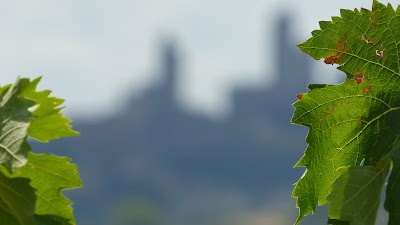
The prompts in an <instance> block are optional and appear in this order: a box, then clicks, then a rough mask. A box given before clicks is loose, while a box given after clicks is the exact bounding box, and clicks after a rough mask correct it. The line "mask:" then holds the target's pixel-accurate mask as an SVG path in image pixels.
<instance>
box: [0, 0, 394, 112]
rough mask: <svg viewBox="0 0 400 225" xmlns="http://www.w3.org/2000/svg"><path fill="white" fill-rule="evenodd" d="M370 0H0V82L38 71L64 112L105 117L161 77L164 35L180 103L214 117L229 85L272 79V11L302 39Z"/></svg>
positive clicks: (223, 104)
mask: <svg viewBox="0 0 400 225" xmlns="http://www.w3.org/2000/svg"><path fill="white" fill-rule="evenodd" d="M371 2H372V1H371V0H330V1H328V0H318V1H316V0H302V1H298V0H130V1H128V0H115V1H105V0H96V1H95V0H86V1H82V0H80V1H78V0H68V1H62V0H60V1H54V0H35V1H22V0H14V1H0V30H1V35H0V60H1V63H0V78H1V79H0V83H1V84H5V83H10V82H13V80H14V79H15V77H16V76H18V75H20V76H22V77H36V76H38V75H43V76H44V78H43V82H42V85H41V87H42V88H50V89H52V90H54V94H55V95H57V96H59V97H63V98H66V99H67V102H66V105H67V107H68V109H67V112H68V114H72V115H81V116H104V115H107V114H109V113H112V112H114V111H115V110H116V109H118V108H120V107H122V106H123V103H124V102H125V101H126V100H127V97H128V93H130V92H134V93H140V92H141V91H142V90H143V89H145V88H147V87H148V86H149V85H151V84H152V83H154V82H156V81H157V79H159V77H158V76H157V72H158V71H157V70H158V66H159V62H158V60H159V58H158V54H159V46H160V42H161V41H162V40H163V39H165V38H171V39H174V40H176V41H177V43H178V47H179V52H180V54H181V56H182V58H184V62H183V63H184V65H183V66H184V67H183V68H182V71H183V74H184V75H185V76H184V77H182V79H181V80H180V82H181V84H182V85H181V86H180V89H179V96H180V100H181V101H182V102H184V103H185V104H187V106H188V107H189V108H191V109H192V110H195V111H201V112H203V113H210V114H212V115H219V114H221V113H223V112H225V111H226V110H227V109H228V108H229V102H228V101H227V97H228V95H229V91H230V90H231V88H232V87H234V86H240V85H257V84H260V83H263V82H269V81H271V80H273V77H267V76H266V75H267V74H273V72H274V69H275V68H274V65H273V63H271V64H270V65H269V64H267V63H265V62H268V61H270V60H273V56H274V52H273V44H274V43H273V42H272V41H273V37H274V36H273V28H274V22H275V21H276V19H277V16H278V15H279V13H281V12H286V13H290V14H291V15H292V16H293V17H295V18H296V20H295V21H294V22H295V24H294V25H295V26H296V27H295V29H294V30H293V31H292V32H293V34H294V35H295V36H298V38H299V39H298V41H299V42H301V41H304V40H306V39H307V38H308V37H309V36H310V33H311V31H312V30H314V29H317V28H318V21H320V20H329V19H330V16H333V15H339V9H340V8H349V9H354V8H360V6H363V7H365V8H370V7H371ZM382 2H383V3H385V4H386V3H387V2H388V1H382ZM390 2H391V3H392V4H393V5H397V4H399V2H400V1H399V0H398V1H390ZM267 49H271V51H267ZM321 65H322V64H321ZM322 66H323V65H322ZM329 69H330V70H332V67H330V68H328V70H329ZM316 71H321V68H320V66H317V70H316ZM324 74H325V72H324ZM326 74H329V72H327V73H326ZM321 79H322V80H323V79H328V78H319V80H318V81H321ZM328 80H329V79H328Z"/></svg>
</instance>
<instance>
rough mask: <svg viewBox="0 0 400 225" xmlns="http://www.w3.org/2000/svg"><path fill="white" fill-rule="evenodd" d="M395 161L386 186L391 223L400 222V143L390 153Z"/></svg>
mask: <svg viewBox="0 0 400 225" xmlns="http://www.w3.org/2000/svg"><path fill="white" fill-rule="evenodd" d="M388 156H389V157H390V158H391V159H392V161H393V163H392V164H393V168H392V172H391V174H390V177H389V182H388V185H387V188H386V199H385V205H384V206H385V209H386V210H387V211H388V212H389V223H388V224H389V225H397V224H399V223H400V201H399V199H400V188H399V187H400V143H399V142H397V143H396V145H395V147H394V149H393V150H392V151H391V152H389V153H388Z"/></svg>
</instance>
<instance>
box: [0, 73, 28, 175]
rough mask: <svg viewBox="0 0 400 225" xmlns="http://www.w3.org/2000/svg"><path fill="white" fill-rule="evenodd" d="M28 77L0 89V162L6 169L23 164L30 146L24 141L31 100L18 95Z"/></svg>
mask: <svg viewBox="0 0 400 225" xmlns="http://www.w3.org/2000/svg"><path fill="white" fill-rule="evenodd" d="M28 82H29V80H28V79H17V80H16V82H15V83H14V84H13V85H12V86H6V87H4V88H1V89H0V93H1V94H0V164H3V165H4V166H5V167H6V168H7V169H8V170H12V169H14V168H16V167H19V166H23V165H24V164H25V163H26V155H27V153H28V151H30V146H29V144H28V143H27V142H26V139H27V129H28V126H29V121H30V118H31V112H30V110H29V109H30V108H31V107H32V106H33V105H34V104H35V103H34V102H33V101H31V100H28V99H25V98H22V97H21V96H20V94H21V92H22V91H23V89H24V88H25V87H26V85H27V83H28Z"/></svg>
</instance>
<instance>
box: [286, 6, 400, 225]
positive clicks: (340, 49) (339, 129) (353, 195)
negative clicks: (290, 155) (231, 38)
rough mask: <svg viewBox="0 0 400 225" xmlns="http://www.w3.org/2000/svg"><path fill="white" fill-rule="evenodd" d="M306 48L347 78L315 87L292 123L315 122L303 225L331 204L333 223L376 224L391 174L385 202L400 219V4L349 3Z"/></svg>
mask: <svg viewBox="0 0 400 225" xmlns="http://www.w3.org/2000/svg"><path fill="white" fill-rule="evenodd" d="M299 48H300V49H301V50H302V51H303V52H305V53H306V54H308V55H310V56H311V57H313V58H314V59H316V60H319V59H324V62H325V63H326V64H328V65H331V64H332V65H333V64H337V65H339V67H338V69H339V70H340V71H342V72H343V73H344V74H345V75H346V79H345V80H344V82H343V83H341V84H337V85H326V84H323V85H321V84H318V85H315V84H314V85H309V89H310V91H309V92H308V93H302V94H299V95H298V96H297V99H298V101H297V102H295V103H294V104H293V106H294V108H295V111H294V115H293V118H292V123H294V124H298V125H303V126H306V127H309V133H308V135H307V138H306V141H307V143H308V147H307V149H306V150H305V153H304V155H303V156H302V158H301V159H300V160H299V162H298V163H297V164H296V165H295V166H296V167H306V171H305V172H304V174H303V176H302V177H301V178H300V180H299V181H298V182H297V183H296V184H295V187H294V190H293V194H292V196H293V197H294V198H297V207H298V208H299V216H298V218H297V220H296V222H295V224H297V223H299V222H300V221H301V219H302V218H303V217H304V216H306V215H308V214H310V213H313V212H314V211H315V209H316V207H317V206H318V205H324V204H326V203H328V202H329V203H330V204H329V212H328V217H329V220H328V223H329V224H350V225H373V224H374V223H375V220H376V216H377V212H378V206H379V203H380V196H381V192H382V190H383V188H384V187H385V178H386V177H387V175H388V174H390V175H389V181H388V184H387V188H386V199H385V204H384V205H385V209H386V210H387V211H388V213H389V225H398V224H400V176H399V174H400V141H399V140H400V8H399V7H398V8H397V10H395V9H394V8H393V7H392V6H391V5H390V4H388V5H383V4H381V3H379V2H378V1H373V5H372V10H367V9H361V10H357V9H355V10H354V11H351V10H344V9H343V10H341V16H340V17H332V21H322V22H320V30H315V31H313V32H312V37H311V38H310V39H309V40H307V41H306V42H304V43H303V44H300V45H299ZM389 169H392V170H391V172H389Z"/></svg>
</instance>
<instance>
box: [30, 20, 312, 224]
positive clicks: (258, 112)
mask: <svg viewBox="0 0 400 225" xmlns="http://www.w3.org/2000/svg"><path fill="white" fill-rule="evenodd" d="M289 25H290V19H289V18H288V17H285V16H282V18H281V19H280V20H279V21H278V23H277V28H276V29H277V32H275V34H276V35H277V37H276V40H277V44H276V45H275V46H276V48H275V49H273V50H272V52H273V53H274V55H276V57H277V63H278V65H277V68H278V70H277V74H276V77H277V79H278V82H277V84H276V86H274V87H271V88H268V89H267V87H265V89H255V90H249V89H237V90H234V92H233V94H232V98H233V105H234V107H233V111H232V113H231V114H230V116H229V118H226V119H225V120H220V121H216V120H212V119H210V118H207V117H204V116H199V115H196V114H193V113H189V112H188V111H187V110H185V108H184V107H182V106H181V105H180V104H179V103H178V102H177V101H176V99H175V96H174V95H175V94H174V93H175V89H176V79H177V76H178V73H179V72H178V71H179V66H180V61H179V57H178V56H177V54H176V49H175V48H176V46H175V45H174V44H168V45H165V46H164V47H163V48H162V49H161V58H162V63H163V70H162V75H163V77H164V78H165V79H164V81H163V83H161V84H160V85H158V86H154V87H151V88H149V89H148V90H147V91H146V92H145V93H142V94H141V95H140V96H135V97H132V99H131V101H130V102H128V103H127V107H126V110H125V111H124V112H122V113H120V114H118V115H115V116H114V117H112V118H108V119H106V120H103V121H98V122H96V123H93V122H90V123H89V122H85V121H79V120H76V121H75V122H74V128H75V129H76V130H78V131H80V132H81V136H79V137H77V138H71V139H67V140H59V141H55V142H54V143H52V144H50V145H49V146H40V148H42V149H44V151H47V150H46V148H49V149H59V151H58V153H60V152H61V153H60V154H64V155H67V156H69V157H72V158H73V161H74V162H75V163H77V164H78V165H79V171H80V173H81V176H82V179H83V181H84V183H85V187H84V188H83V189H80V190H77V191H73V192H72V194H69V193H66V194H69V196H70V197H71V198H72V200H73V202H74V210H75V213H76V217H77V221H78V223H77V224H81V225H86V224H87V225H89V224H97V225H108V224H113V225H128V224H129V225H136V224H137V225H151V224H154V225H155V224H171V225H172V224H174V225H178V224H199V225H200V224H202V225H206V224H252V223H251V222H250V221H246V222H244V221H241V220H240V219H239V217H240V215H241V214H240V213H243V212H247V211H249V212H251V211H252V210H257V209H259V208H261V209H262V210H261V212H262V213H261V214H262V215H264V216H265V217H266V218H264V221H266V222H264V223H263V224H291V223H292V222H293V221H294V218H295V217H296V214H297V211H296V210H295V200H293V199H290V193H291V190H292V184H293V183H294V182H296V180H297V179H298V178H299V177H300V176H301V174H302V173H303V172H304V170H303V169H292V167H293V165H294V164H295V162H296V161H297V160H298V159H299V158H300V156H301V155H302V152H303V151H304V149H305V147H306V143H305V136H306V132H307V129H306V128H302V127H299V126H294V125H290V119H291V116H292V113H293V107H292V106H291V104H292V103H293V102H294V101H296V95H297V94H298V93H301V92H305V91H306V86H307V84H308V82H309V74H310V66H311V65H310V63H311V62H310V59H309V58H308V57H306V56H305V55H302V54H301V53H300V51H299V50H298V49H297V47H296V43H294V42H293V40H292V39H291V38H292V36H293V35H290V34H289V33H290V26H289ZM265 86H267V84H266V85H265ZM37 145H38V144H37ZM38 147H39V146H38ZM38 147H35V146H34V148H38ZM47 152H49V151H47ZM288 205H289V206H290V207H287V206H288ZM268 210H272V211H271V212H273V213H270V211H268ZM278 212H279V213H280V214H281V215H283V216H281V218H284V221H285V222H280V221H282V220H277V219H276V218H273V217H279V215H277V214H276V213H278ZM229 218H232V220H230V221H229ZM240 221H241V222H240ZM272 221H275V222H272ZM276 221H278V222H276ZM253 224H258V223H253Z"/></svg>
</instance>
